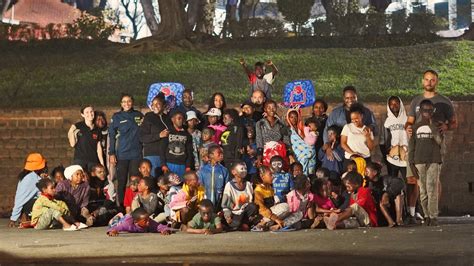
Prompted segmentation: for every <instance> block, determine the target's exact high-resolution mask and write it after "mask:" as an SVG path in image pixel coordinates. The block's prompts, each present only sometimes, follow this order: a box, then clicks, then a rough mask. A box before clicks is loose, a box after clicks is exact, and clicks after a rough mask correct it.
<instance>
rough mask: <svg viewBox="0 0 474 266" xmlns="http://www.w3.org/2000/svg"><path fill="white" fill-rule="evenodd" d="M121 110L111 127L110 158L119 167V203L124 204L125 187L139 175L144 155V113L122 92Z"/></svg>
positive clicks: (113, 164) (128, 95)
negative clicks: (131, 177)
mask: <svg viewBox="0 0 474 266" xmlns="http://www.w3.org/2000/svg"><path fill="white" fill-rule="evenodd" d="M120 105H121V110H120V111H119V112H117V113H115V114H114V115H113V116H112V120H111V125H110V128H109V137H110V139H109V140H110V146H109V155H110V157H109V160H110V164H111V167H113V166H115V167H116V169H117V183H118V184H117V196H118V197H117V200H118V201H117V203H118V204H120V205H123V199H124V195H125V187H126V185H127V180H128V177H129V176H132V175H138V174H139V173H138V166H139V163H140V160H141V157H142V145H141V143H140V136H139V131H140V129H139V126H140V125H141V123H142V121H143V114H142V113H141V112H139V111H136V110H134V109H133V97H132V96H131V95H130V94H122V97H121V102H120Z"/></svg>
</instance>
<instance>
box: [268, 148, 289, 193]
mask: <svg viewBox="0 0 474 266" xmlns="http://www.w3.org/2000/svg"><path fill="white" fill-rule="evenodd" d="M283 164H284V162H283V158H281V157H280V156H273V157H272V159H271V160H270V169H271V170H272V173H273V190H274V191H275V196H277V197H278V200H279V202H286V194H288V192H290V190H291V189H292V188H293V178H291V176H290V174H289V173H286V172H285V171H283Z"/></svg>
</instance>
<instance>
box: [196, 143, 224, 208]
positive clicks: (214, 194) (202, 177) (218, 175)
mask: <svg viewBox="0 0 474 266" xmlns="http://www.w3.org/2000/svg"><path fill="white" fill-rule="evenodd" d="M208 156H209V163H208V164H205V165H203V166H202V167H201V169H200V170H199V171H198V172H197V175H198V177H199V184H201V185H202V186H203V187H204V188H205V190H206V198H207V199H209V200H210V201H211V202H212V204H213V205H215V206H220V204H221V200H222V193H224V187H225V184H226V183H227V181H228V180H229V171H228V170H227V168H225V167H224V166H223V165H222V164H221V162H222V160H223V158H224V156H223V152H222V148H221V147H220V146H218V145H215V144H214V145H212V146H210V147H209V149H208Z"/></svg>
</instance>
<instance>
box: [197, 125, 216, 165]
mask: <svg viewBox="0 0 474 266" xmlns="http://www.w3.org/2000/svg"><path fill="white" fill-rule="evenodd" d="M214 133H215V131H214V129H212V128H209V127H208V128H204V129H203V130H202V135H201V137H202V140H201V146H200V147H199V158H200V162H199V165H200V166H201V167H202V166H203V165H205V164H207V163H208V162H209V156H208V150H207V149H208V148H209V146H211V145H213V144H215V143H214V142H213V141H212V137H213V136H214Z"/></svg>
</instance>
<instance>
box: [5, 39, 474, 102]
mask: <svg viewBox="0 0 474 266" xmlns="http://www.w3.org/2000/svg"><path fill="white" fill-rule="evenodd" d="M66 44H67V45H69V43H65V44H55V45H30V46H24V45H12V44H9V45H6V44H4V45H3V48H2V49H1V51H0V58H1V59H0V77H2V78H1V79H0V94H1V95H3V97H4V100H3V101H2V103H1V105H0V107H3V108H5V107H67V106H74V107H76V106H81V105H83V104H86V103H87V104H93V105H96V106H111V105H113V106H116V105H118V96H119V95H120V93H121V92H130V93H132V94H134V95H135V96H136V98H137V101H138V102H137V104H138V105H141V106H143V105H144V104H145V98H146V94H147V91H148V87H149V86H150V84H152V83H154V82H159V81H177V82H181V83H183V84H184V85H185V86H187V87H192V88H194V90H195V95H196V102H197V103H205V102H207V99H208V97H209V96H210V95H211V94H212V92H215V91H221V92H223V93H224V94H225V96H226V98H227V101H228V102H230V103H238V102H241V101H243V100H244V99H245V98H246V96H247V95H246V93H247V89H248V83H247V80H246V77H245V75H244V73H243V71H242V69H241V67H240V65H239V63H238V60H239V58H240V57H245V58H246V60H247V62H249V64H250V63H252V62H255V61H257V60H265V59H267V58H271V59H272V60H273V61H274V63H275V64H276V65H277V66H278V68H279V69H280V73H281V75H280V76H279V77H278V78H277V79H276V82H275V84H274V88H275V93H274V95H275V96H274V97H275V98H277V99H280V98H281V97H280V96H281V92H282V90H283V86H284V85H285V83H286V82H288V81H291V80H296V79H312V80H313V81H314V83H315V86H316V94H317V97H322V98H325V99H328V100H337V99H339V98H340V91H341V88H342V87H344V86H346V85H349V84H352V85H354V86H356V88H358V90H359V91H360V93H359V94H360V96H361V98H362V99H363V100H364V101H373V100H376V101H377V100H385V99H386V98H387V97H389V96H390V95H392V94H396V95H400V96H401V97H402V98H405V99H410V98H412V97H413V95H416V94H419V93H420V91H421V89H420V83H421V73H422V72H423V71H424V70H425V69H428V68H432V69H435V70H438V71H439V72H440V79H441V83H440V86H439V90H440V91H441V92H442V93H443V94H444V95H446V96H448V97H451V98H453V99H474V89H473V87H472V84H474V42H472V41H443V42H436V43H431V44H420V45H414V46H404V47H388V48H378V49H364V48H328V49H322V48H317V49H266V50H265V49H253V50H252V49H250V50H248V49H247V50H227V49H217V50H202V51H186V52H173V53H152V54H140V55H129V54H124V53H120V52H118V51H117V46H115V45H112V46H111V45H89V46H88V45H80V44H78V45H77V46H76V47H75V46H73V47H69V46H67V47H66V46H65V45H66Z"/></svg>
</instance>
